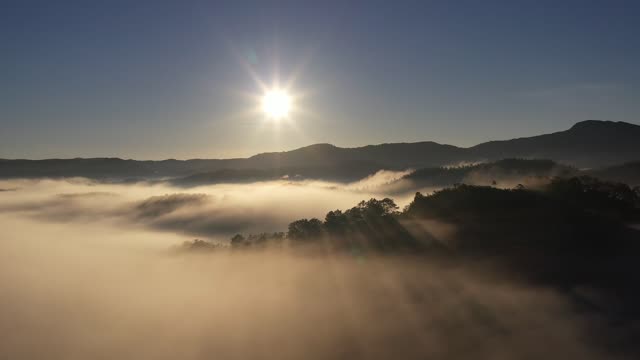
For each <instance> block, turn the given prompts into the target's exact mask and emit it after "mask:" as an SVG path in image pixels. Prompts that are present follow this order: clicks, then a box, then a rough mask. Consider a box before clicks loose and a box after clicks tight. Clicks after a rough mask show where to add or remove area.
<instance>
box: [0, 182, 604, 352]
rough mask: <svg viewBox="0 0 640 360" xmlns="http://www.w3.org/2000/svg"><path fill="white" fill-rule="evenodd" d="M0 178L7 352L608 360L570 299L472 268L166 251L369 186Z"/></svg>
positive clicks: (0, 308) (330, 203) (354, 196)
mask: <svg viewBox="0 0 640 360" xmlns="http://www.w3.org/2000/svg"><path fill="white" fill-rule="evenodd" d="M0 187H2V188H16V189H17V190H15V191H10V192H3V193H2V194H0V229H2V231H1V232H0V289H2V290H1V296H0V319H2V321H0V358H7V359H42V358H46V359H177V358H180V359H212V358H216V359H303V358H304V359H333V358H335V359H356V358H362V359H389V358H403V359H424V358H438V359H469V358H474V359H524V358H527V359H529V358H531V359H539V358H545V359H567V358H578V359H601V358H607V357H613V355H612V354H610V353H605V352H603V351H604V350H603V349H602V348H600V347H599V346H598V344H597V342H594V341H593V337H592V335H593V333H592V331H593V329H598V328H600V324H599V322H598V320H597V319H592V318H589V317H587V316H586V315H584V314H582V313H580V312H578V311H576V310H575V309H574V306H573V305H572V304H571V302H570V301H569V300H568V299H567V298H565V297H564V295H562V294H560V293H558V292H556V291H554V290H551V289H548V288H542V287H533V286H531V285H525V284H514V283H513V282H510V281H506V280H504V279H500V278H498V277H496V276H495V274H491V275H489V273H487V272H484V271H482V270H479V268H478V267H477V266H476V265H474V264H456V265H455V266H452V265H451V264H439V263H433V262H431V263H426V262H425V261H424V260H419V259H414V258H409V257H406V258H400V257H391V256H389V257H384V258H382V257H381V258H376V257H370V258H363V257H358V258H350V257H308V256H299V255H293V254H288V253H282V252H280V253H275V252H274V253H270V252H260V253H240V254H239V253H237V252H235V253H232V252H221V253H213V254H206V255H205V254H191V255H184V254H183V255H179V254H176V253H174V252H171V251H169V250H167V249H169V248H171V245H174V244H179V243H181V242H182V241H185V240H189V239H192V238H193V236H195V235H205V236H208V237H210V238H212V239H217V238H221V239H222V238H223V237H224V236H226V234H228V233H231V232H235V231H249V230H253V229H256V230H261V231H262V230H268V229H269V228H272V229H274V230H280V229H283V228H284V226H285V224H286V223H287V222H289V221H291V220H292V219H295V218H299V217H309V216H321V215H322V214H324V213H325V212H326V211H327V210H330V209H334V208H345V207H348V206H352V205H353V204H354V203H356V202H358V201H359V200H361V199H363V198H367V197H369V196H372V195H376V194H371V193H368V192H366V191H363V190H362V187H358V186H354V187H352V188H349V187H341V186H338V185H335V184H326V183H287V182H273V183H260V184H249V185H242V186H240V185H224V186H213V187H200V188H194V189H189V190H188V191H184V190H182V191H176V189H174V188H171V187H167V186H165V185H158V184H155V185H152V184H137V185H106V184H97V183H93V182H87V181H84V180H73V181H50V180H43V181H16V182H12V183H2V184H0ZM405 201H406V200H405ZM414 225H415V224H414ZM423 225H424V224H418V225H415V226H414V227H420V226H423ZM425 226H426V225H425ZM442 231H443V232H448V231H453V229H443V230H442Z"/></svg>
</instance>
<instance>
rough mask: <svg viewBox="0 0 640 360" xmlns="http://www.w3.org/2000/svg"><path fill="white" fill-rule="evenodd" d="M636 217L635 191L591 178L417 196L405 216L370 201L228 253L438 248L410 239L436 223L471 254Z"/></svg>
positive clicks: (427, 237)
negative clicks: (454, 232)
mask: <svg viewBox="0 0 640 360" xmlns="http://www.w3.org/2000/svg"><path fill="white" fill-rule="evenodd" d="M638 209H640V190H639V189H638V188H635V189H631V188H630V187H629V186H627V185H625V184H619V183H610V182H602V181H599V180H596V179H594V178H589V177H579V178H577V177H574V178H556V179H554V180H553V181H552V182H551V183H550V184H549V185H548V186H546V187H545V188H543V189H538V190H529V189H525V188H524V187H523V186H517V187H516V188H514V189H497V188H494V187H486V186H470V185H464V184H460V185H456V186H454V187H452V188H445V189H443V190H439V191H436V192H434V193H433V194H431V195H428V196H425V195H423V194H421V193H416V195H415V198H414V199H413V201H412V202H411V203H410V204H409V205H408V206H407V207H406V208H405V209H404V210H402V211H400V209H399V207H398V205H397V204H396V203H395V202H394V201H393V200H392V199H389V198H384V199H381V200H378V199H370V200H368V201H362V202H360V203H359V204H357V205H356V206H354V207H352V208H350V209H347V210H345V211H342V210H333V211H330V212H328V213H327V214H326V216H325V217H324V220H320V219H317V218H311V219H307V218H305V219H299V220H296V221H293V222H291V223H290V224H289V226H288V229H287V232H286V233H284V232H276V233H260V234H250V235H248V236H246V237H245V236H244V235H241V234H237V235H235V236H234V237H233V238H231V242H230V244H231V247H232V248H233V249H244V248H262V247H280V246H283V245H284V244H287V245H288V246H296V245H304V244H307V245H308V244H316V245H322V246H324V247H329V248H331V249H348V250H365V249H370V250H383V251H387V250H398V249H404V250H407V249H408V250H414V251H417V250H425V249H426V248H429V247H430V248H433V246H434V244H435V245H437V244H440V243H441V242H439V241H438V240H439V239H436V238H435V237H434V236H433V235H432V234H431V233H430V232H429V231H422V232H420V233H419V234H416V232H415V231H409V230H408V229H407V226H406V225H407V223H411V222H415V221H416V220H417V221H422V220H428V219H435V220H439V221H443V222H446V223H449V224H455V225H456V226H458V227H459V231H458V233H459V235H460V236H459V239H458V244H462V245H464V244H465V241H466V242H471V243H469V244H468V245H473V246H471V247H473V248H481V247H485V248H489V247H491V246H490V245H491V244H494V245H495V244H501V245H500V246H502V245H504V243H505V242H509V243H514V241H513V240H512V238H514V237H517V238H519V239H521V240H522V241H529V240H531V238H533V237H538V238H546V239H552V240H553V239H554V237H556V236H557V237H559V236H561V235H562V236H567V234H569V235H571V234H572V231H573V232H574V233H575V228H578V229H579V228H581V227H582V228H585V229H588V228H589V226H595V225H594V224H597V223H598V221H599V220H602V219H604V218H606V219H607V220H609V221H614V222H616V221H619V222H624V221H633V219H638V218H639V216H638ZM594 217H595V218H597V219H599V220H598V221H594V220H593V218H594ZM589 222H590V223H591V224H587V223H589ZM545 232H546V233H545ZM554 232H555V233H554ZM580 232H581V233H582V231H580ZM545 234H546V235H545ZM465 235H466V237H467V238H468V239H466V238H465ZM501 241H502V242H501ZM531 241H532V240H531ZM520 245H521V244H520ZM461 247H462V248H464V246H461Z"/></svg>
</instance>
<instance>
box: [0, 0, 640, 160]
mask: <svg viewBox="0 0 640 360" xmlns="http://www.w3.org/2000/svg"><path fill="white" fill-rule="evenodd" d="M639 19H640V2H638V1H615V0H608V1H604V0H603V1H588V0H581V1H569V0H567V1H562V0H556V1H543V0H540V1H533V0H532V1H518V0H506V1H480V0H474V1H453V0H451V1H429V0H423V1H416V2H403V1H380V2H377V1H362V2H349V1H336V2H331V1H322V2H321V1H316V2H308V3H304V2H302V1H291V2H285V1H280V2H271V1H266V0H259V1H258V0H256V1H230V2H227V3H225V2H222V1H174V2H167V1H42V2H37V1H28V0H22V1H3V2H2V5H1V7H0V55H1V56H0V157H1V158H49V157H91V156H119V157H125V158H137V159H161V158H194V157H200V158H215V157H233V156H245V155H251V154H254V153H258V152H263V151H275V150H287V149H292V148H296V147H299V146H304V145H309V144H311V143H318V142H329V143H333V144H336V145H339V146H358V145H365V144H374V143H382V142H398V141H420V140H434V141H437V142H441V143H450V144H454V145H460V146H468V145H473V144H476V143H479V142H482V141H486V140H489V139H501V138H511V137H518V136H528V135H533V134H538V133H544V132H552V131H558V130H563V129H566V128H568V127H570V126H571V125H572V124H573V123H575V122H577V121H581V120H585V119H607V120H620V121H628V122H633V123H638V122H639V121H640V101H639V99H640V20H639ZM251 73H254V74H256V75H257V77H259V78H260V79H262V81H264V82H266V83H271V82H272V81H274V79H275V78H276V73H278V74H279V78H280V79H281V80H282V81H285V80H287V79H295V81H293V84H292V90H291V91H292V92H293V93H294V94H298V95H299V96H300V97H299V98H298V99H297V100H296V109H297V110H296V112H295V113H294V114H293V115H292V118H291V119H290V120H289V121H286V122H282V123H280V124H276V123H273V122H268V121H265V119H264V118H263V116H261V114H260V113H257V112H252V109H254V108H255V107H256V106H257V99H256V98H255V96H257V95H259V94H260V88H259V86H258V85H257V84H256V82H255V81H254V78H253V77H252V76H251ZM252 94H253V95H254V96H252ZM302 95H304V96H302Z"/></svg>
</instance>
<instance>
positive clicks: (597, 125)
mask: <svg viewBox="0 0 640 360" xmlns="http://www.w3.org/2000/svg"><path fill="white" fill-rule="evenodd" d="M622 126H625V127H629V126H630V127H636V126H637V125H633V124H630V123H626V122H623V121H610V120H584V121H580V122H577V123H575V124H574V125H573V126H572V127H571V128H570V129H569V130H583V129H602V128H605V127H606V128H614V127H622Z"/></svg>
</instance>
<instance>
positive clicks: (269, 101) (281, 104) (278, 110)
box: [262, 89, 291, 120]
mask: <svg viewBox="0 0 640 360" xmlns="http://www.w3.org/2000/svg"><path fill="white" fill-rule="evenodd" d="M262 111H264V113H265V115H267V116H268V117H269V118H271V119H275V120H279V119H282V118H285V117H287V116H288V115H289V113H290V111H291V96H289V94H287V93H286V92H285V91H283V90H278V89H274V90H269V91H268V92H266V93H265V94H264V95H263V96H262Z"/></svg>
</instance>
